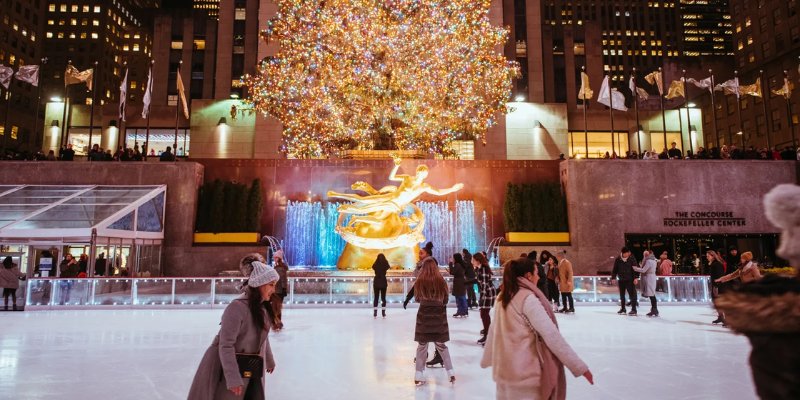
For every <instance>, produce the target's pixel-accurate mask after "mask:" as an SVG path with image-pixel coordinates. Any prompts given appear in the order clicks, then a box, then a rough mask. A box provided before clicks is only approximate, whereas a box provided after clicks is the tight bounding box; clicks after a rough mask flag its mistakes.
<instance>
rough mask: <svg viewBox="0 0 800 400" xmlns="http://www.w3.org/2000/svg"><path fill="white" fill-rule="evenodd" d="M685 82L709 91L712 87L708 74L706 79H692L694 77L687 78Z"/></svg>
mask: <svg viewBox="0 0 800 400" xmlns="http://www.w3.org/2000/svg"><path fill="white" fill-rule="evenodd" d="M686 82H689V83H691V84H692V85H695V86H697V87H699V88H700V89H705V90H708V91H709V92H710V91H711V89H712V88H711V77H710V76H709V77H708V78H706V79H703V80H699V81H698V80H697V79H694V78H689V79H687V80H686Z"/></svg>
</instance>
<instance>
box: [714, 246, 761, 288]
mask: <svg viewBox="0 0 800 400" xmlns="http://www.w3.org/2000/svg"><path fill="white" fill-rule="evenodd" d="M741 260H742V264H741V265H742V267H741V268H738V269H737V270H736V271H733V272H731V273H730V274H728V275H725V276H723V277H721V278H718V279H717V280H715V281H714V282H717V283H724V282H728V281H732V280H734V279H737V278H738V279H740V280H741V281H742V283H750V282H753V281H757V280H759V279H761V271H759V270H758V265H756V263H754V262H753V253H751V252H749V251H748V252H744V253H742V258H741Z"/></svg>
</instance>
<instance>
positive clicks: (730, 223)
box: [560, 160, 798, 274]
mask: <svg viewBox="0 0 800 400" xmlns="http://www.w3.org/2000/svg"><path fill="white" fill-rule="evenodd" d="M560 168H561V179H562V182H563V183H564V184H565V186H566V192H567V203H568V211H569V226H570V233H571V240H572V251H571V252H568V256H569V257H568V258H571V259H572V261H573V265H574V266H575V272H576V274H594V273H596V272H597V271H599V270H605V271H610V270H611V266H612V265H613V260H612V258H611V257H613V256H615V255H616V254H617V253H618V252H619V248H620V247H622V246H623V245H624V244H625V234H626V233H637V234H648V233H656V234H657V233H662V234H684V233H688V234H692V233H697V234H701V233H713V234H724V233H729V234H745V233H778V232H779V230H778V229H776V228H775V227H774V226H772V225H771V224H770V223H769V222H768V221H767V220H766V218H765V217H764V210H763V204H762V198H763V196H764V194H766V193H767V192H768V191H769V190H770V189H772V187H774V186H775V185H777V184H780V183H794V182H797V179H798V175H797V163H796V162H794V161H755V160H753V161H749V160H748V161H745V160H736V161H718V160H708V161H701V160H692V161H679V160H648V161H640V160H570V161H566V162H563V163H562V164H561V166H560ZM706 211H714V212H723V213H730V214H729V215H725V216H724V218H728V217H730V219H726V220H725V222H724V223H723V225H726V226H720V225H719V224H718V223H717V222H716V221H718V219H712V220H711V221H712V222H711V223H712V224H713V226H702V225H703V224H708V223H709V222H705V221H707V220H699V222H691V221H692V220H697V219H696V218H693V215H694V214H692V213H698V212H706ZM683 213H687V214H683ZM738 218H743V219H744V221H743V223H744V224H742V221H740V220H738ZM665 219H670V224H671V225H670V226H665ZM673 221H674V222H673ZM682 224H689V226H675V225H682ZM691 224H696V225H695V226H692V225H691ZM570 254H571V256H570Z"/></svg>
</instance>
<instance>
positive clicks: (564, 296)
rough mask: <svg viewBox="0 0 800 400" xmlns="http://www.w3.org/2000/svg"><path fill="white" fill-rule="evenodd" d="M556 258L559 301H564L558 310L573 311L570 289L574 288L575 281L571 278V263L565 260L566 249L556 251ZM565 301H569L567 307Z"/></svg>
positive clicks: (573, 304) (573, 305) (573, 302)
mask: <svg viewBox="0 0 800 400" xmlns="http://www.w3.org/2000/svg"><path fill="white" fill-rule="evenodd" d="M556 259H557V260H558V287H559V289H560V290H561V302H562V303H564V304H563V305H562V307H563V308H561V309H560V310H558V312H560V313H574V312H575V301H574V300H573V299H572V291H573V290H575V282H573V279H572V278H573V275H572V263H571V262H570V261H569V260H567V251H566V250H559V251H557V252H556ZM567 301H569V308H567Z"/></svg>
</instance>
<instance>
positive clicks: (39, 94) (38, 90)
mask: <svg viewBox="0 0 800 400" xmlns="http://www.w3.org/2000/svg"><path fill="white" fill-rule="evenodd" d="M45 64H47V57H42V59H41V62H40V63H39V70H38V71H36V74H37V75H36V83H37V85H36V99H37V100H36V113H35V114H34V115H35V116H36V118H34V120H33V137H34V138H37V137H43V136H37V131H38V130H39V108H40V107H41V105H42V82H41V79H39V78H41V77H42V69H43V68H44V65H45ZM42 131H44V119H42ZM35 142H36V139H34V143H35Z"/></svg>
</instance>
